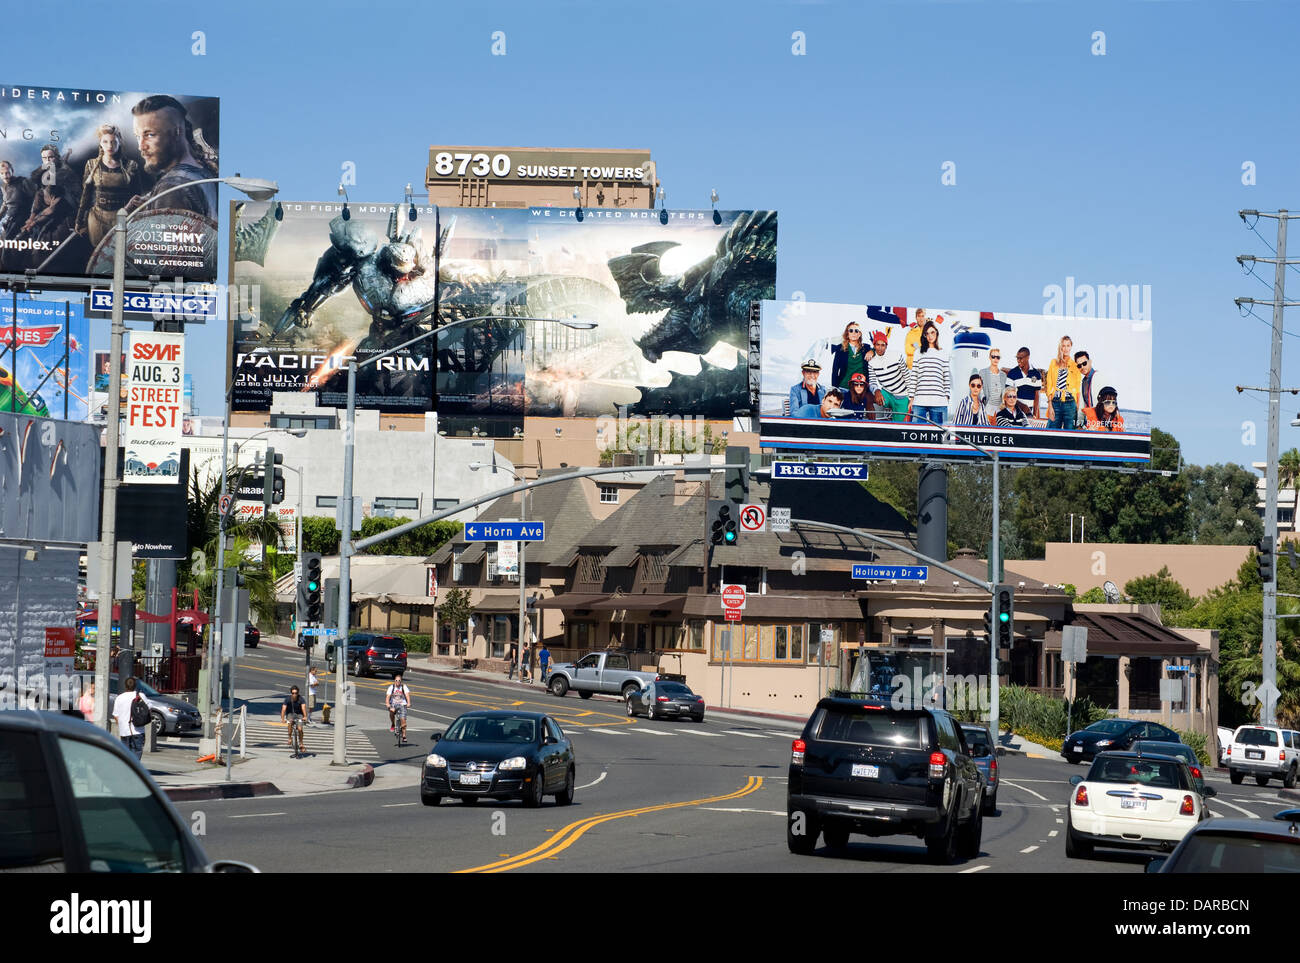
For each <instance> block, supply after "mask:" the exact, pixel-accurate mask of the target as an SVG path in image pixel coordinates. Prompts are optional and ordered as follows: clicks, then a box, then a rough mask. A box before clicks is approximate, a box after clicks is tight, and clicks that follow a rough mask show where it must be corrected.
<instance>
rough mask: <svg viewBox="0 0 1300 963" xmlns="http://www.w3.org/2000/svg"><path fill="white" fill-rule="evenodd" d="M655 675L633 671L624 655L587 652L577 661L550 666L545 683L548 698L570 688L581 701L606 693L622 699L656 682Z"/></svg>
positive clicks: (620, 653) (657, 676)
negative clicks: (548, 691)
mask: <svg viewBox="0 0 1300 963" xmlns="http://www.w3.org/2000/svg"><path fill="white" fill-rule="evenodd" d="M658 679H659V673H658V672H657V671H655V672H636V671H634V670H633V669H632V665H631V663H630V662H629V661H628V657H627V653H625V652H591V653H588V654H587V655H584V656H583V657H582V658H581V659H579V660H578V661H577V662H559V663H556V664H555V665H553V666H551V674H550V681H549V682H548V683H547V686H548V688H549V689H550V690H551V695H553V696H556V697H557V698H563V697H564V694H565V693H566V692H568V691H569V690H570V689H572V690H573V691H574V692H576V693H578V695H580V696H582V697H583V698H584V699H590V698H591V697H592V695H593V694H594V693H597V692H606V693H609V694H611V695H617V696H621V697H622V698H623V699H626V698H627V697H628V695H629V694H630V693H632V692H636V691H638V690H639V689H641V688H642V687H643V686H646V685H649V684H650V683H651V682H656V681H658Z"/></svg>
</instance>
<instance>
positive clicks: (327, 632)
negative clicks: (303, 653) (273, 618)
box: [298, 628, 339, 636]
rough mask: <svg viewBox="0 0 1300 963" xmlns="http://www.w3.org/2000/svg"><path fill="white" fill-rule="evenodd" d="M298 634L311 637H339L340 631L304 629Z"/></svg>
mask: <svg viewBox="0 0 1300 963" xmlns="http://www.w3.org/2000/svg"><path fill="white" fill-rule="evenodd" d="M298 634H299V635H307V636H311V635H326V636H329V635H338V634H339V630H338V629H322V628H314V629H303V630H302V631H301V632H300V633H298Z"/></svg>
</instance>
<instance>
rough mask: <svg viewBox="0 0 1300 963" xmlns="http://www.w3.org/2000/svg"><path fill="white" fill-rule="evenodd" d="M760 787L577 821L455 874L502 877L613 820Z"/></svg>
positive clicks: (757, 779) (758, 781)
mask: <svg viewBox="0 0 1300 963" xmlns="http://www.w3.org/2000/svg"><path fill="white" fill-rule="evenodd" d="M762 787H763V778H762V777H761V776H750V777H749V779H748V781H747V782H746V783H745V785H743V786H741V787H740V788H739V789H737V790H735V791H734V792H729V793H726V794H725V795H721V796H710V797H707V798H705V799H688V800H686V801H684V802H675V803H660V804H658V805H655V806H644V807H642V808H640V809H625V810H623V811H622V812H617V813H609V814H607V815H604V816H600V815H597V816H590V817H588V818H586V819H580V820H578V821H577V822H573V823H569V825H567V826H565V827H564V828H563V829H561V830H560V831H559V832H558V833H556V834H555V835H553V836H552V837H551V838H550V839H548V840H546V841H545V842H543V843H541V844H540V845H538V846H534V847H533V848H532V849H530V850H528V851H527V852H525V853H520V854H519V855H518V856H510V857H507V858H505V859H501V860H497V862H495V863H487V864H485V865H483V866H474V867H472V868H470V869H461V870H456V872H458V873H503V872H507V871H509V870H512V869H519V868H520V867H523V866H527V865H529V864H531V863H536V862H538V861H539V860H543V859H554V858H555V856H556V855H557V854H558V853H561V852H563V851H564V850H566V849H568V848H569V847H570V846H572V845H573V844H574V843H576V842H577V841H578V840H579V839H580V838H581V837H582V835H583V834H584V833H585V832H587V830H589V829H594V828H595V827H596V826H599V825H600V824H601V823H607V822H609V821H610V820H613V819H626V818H627V817H629V816H642V815H645V814H646V813H655V812H665V811H667V810H670V809H683V808H685V807H688V806H703V805H705V804H707V803H718V802H727V801H729V800H732V799H739V798H741V797H742V796H748V795H749V794H750V793H754V792H757V791H758V790H759V789H761V788H762Z"/></svg>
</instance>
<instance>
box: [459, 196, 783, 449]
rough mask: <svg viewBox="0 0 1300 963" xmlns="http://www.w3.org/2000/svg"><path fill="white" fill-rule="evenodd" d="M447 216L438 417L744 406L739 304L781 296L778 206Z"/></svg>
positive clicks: (718, 410) (744, 318)
mask: <svg viewBox="0 0 1300 963" xmlns="http://www.w3.org/2000/svg"><path fill="white" fill-rule="evenodd" d="M666 213H667V223H663V222H662V220H661V218H662V215H663V212H660V211H653V210H628V209H621V210H608V209H597V210H587V211H582V212H578V211H576V210H574V209H571V208H548V207H531V208H525V209H522V210H502V209H499V208H496V209H491V208H473V209H460V210H455V211H449V210H443V212H442V221H443V224H444V225H445V226H446V227H447V230H448V240H447V244H446V247H445V250H444V254H443V261H442V268H443V275H444V278H445V279H446V280H445V283H444V285H443V292H442V308H441V314H442V317H443V318H444V319H445V320H451V319H455V318H458V317H474V316H478V315H485V314H497V315H505V316H509V315H517V316H527V317H531V318H553V319H559V320H566V319H568V320H575V321H578V322H581V323H584V324H593V323H594V324H595V325H596V327H595V328H592V329H589V330H573V329H570V328H566V327H564V326H562V325H557V324H548V323H545V322H538V321H525V322H493V323H490V324H487V325H483V324H473V325H467V326H465V327H463V328H458V329H455V330H452V331H448V332H447V333H446V334H445V335H441V336H439V338H438V368H437V370H438V404H439V408H438V410H439V414H440V416H442V417H444V418H447V419H450V421H449V423H450V424H453V425H454V424H455V423H456V421H457V419H461V420H463V422H464V423H466V424H468V423H470V422H473V423H475V424H482V423H483V421H484V420H485V419H486V420H490V419H492V418H493V417H494V416H495V417H498V418H499V417H500V416H502V415H509V416H514V417H520V418H521V417H522V416H523V415H525V414H528V415H540V416H562V417H575V416H576V417H596V416H599V415H608V414H611V413H614V412H615V411H616V410H617V409H619V408H620V407H624V406H626V409H627V410H628V411H629V412H630V413H633V414H656V413H664V414H672V413H677V414H694V415H701V416H704V417H710V418H730V417H732V415H733V414H734V413H735V412H737V411H741V410H747V409H749V408H750V402H749V384H748V351H749V304H750V301H751V300H761V299H763V298H769V297H772V296H773V295H774V293H775V288H776V229H777V215H776V212H775V211H718V212H716V214H715V212H713V211H668V212H666Z"/></svg>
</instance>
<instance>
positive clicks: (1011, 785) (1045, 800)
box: [1002, 779, 1055, 808]
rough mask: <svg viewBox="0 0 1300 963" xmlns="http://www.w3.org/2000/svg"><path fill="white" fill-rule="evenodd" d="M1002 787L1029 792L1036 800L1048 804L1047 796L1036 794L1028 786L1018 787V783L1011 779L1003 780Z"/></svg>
mask: <svg viewBox="0 0 1300 963" xmlns="http://www.w3.org/2000/svg"><path fill="white" fill-rule="evenodd" d="M1002 785H1004V786H1010V787H1011V788H1012V789H1019V790H1021V791H1022V792H1027V793H1029V795H1031V796H1033V797H1034V798H1035V799H1041V800H1042V801H1043V802H1047V797H1046V796H1044V795H1042V794H1041V793H1036V792H1034V791H1033V790H1032V789H1030V788H1029V787H1028V786H1021V785H1017V784H1016V783H1014V782H1012V781H1011V780H1010V779H1003V780H1002ZM1053 808H1055V807H1053Z"/></svg>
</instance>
